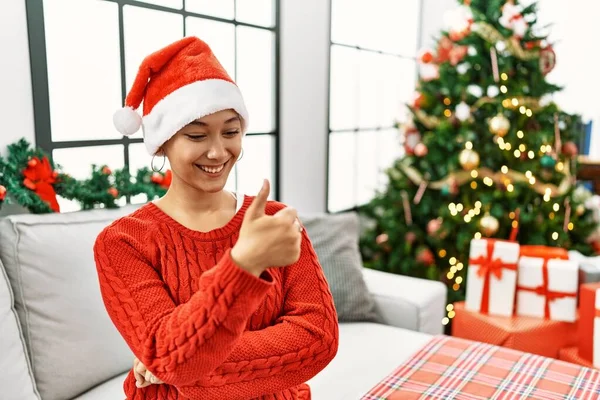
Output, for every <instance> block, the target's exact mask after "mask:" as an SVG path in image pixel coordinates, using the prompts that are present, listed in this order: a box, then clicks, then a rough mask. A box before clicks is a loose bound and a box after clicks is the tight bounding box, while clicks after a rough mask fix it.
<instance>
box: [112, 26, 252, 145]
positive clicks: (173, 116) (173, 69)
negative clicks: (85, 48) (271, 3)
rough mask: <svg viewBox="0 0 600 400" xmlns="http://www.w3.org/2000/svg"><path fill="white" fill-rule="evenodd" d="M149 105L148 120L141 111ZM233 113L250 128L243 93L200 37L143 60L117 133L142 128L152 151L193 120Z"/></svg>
mask: <svg viewBox="0 0 600 400" xmlns="http://www.w3.org/2000/svg"><path fill="white" fill-rule="evenodd" d="M142 101H143V102H144V107H143V116H140V115H139V114H138V112H136V109H137V108H138V107H139V106H140V104H141V103H142ZM227 109H233V110H235V111H236V112H237V113H238V114H239V115H240V118H241V121H242V131H243V132H246V129H247V126H248V111H247V110H246V106H245V104H244V99H243V97H242V94H241V92H240V90H239V88H238V86H237V85H236V84H235V82H234V81H233V79H231V78H230V77H229V75H228V74H227V72H226V71H225V69H224V68H223V66H222V65H221V64H220V63H219V61H218V60H217V58H216V57H215V55H214V54H213V52H212V50H211V49H210V47H209V46H208V45H207V44H206V43H205V42H203V41H202V40H200V39H198V38H197V37H186V38H183V39H181V40H178V41H177V42H174V43H172V44H170V45H168V46H167V47H165V48H163V49H161V50H159V51H157V52H155V53H153V54H151V55H149V56H148V57H146V58H145V59H144V61H142V64H141V65H140V68H139V70H138V73H137V76H136V77H135V81H134V82H133V86H132V87H131V90H130V91H129V93H128V94H127V98H126V99H125V106H124V107H123V108H122V109H119V110H117V112H115V114H114V116H113V122H114V124H115V127H116V128H117V130H118V131H119V132H120V133H121V134H123V135H125V136H129V135H133V134H134V133H136V132H137V131H138V130H139V129H140V127H142V129H143V132H144V143H145V145H146V149H147V150H148V153H150V154H151V155H154V154H155V153H156V151H157V150H158V149H159V148H160V146H161V145H162V144H163V143H165V142H166V141H167V140H169V139H170V138H171V137H172V136H173V135H174V134H175V133H177V131H179V130H180V129H181V128H183V127H184V126H186V125H187V124H189V123H190V122H192V121H194V120H196V119H198V118H202V117H204V116H206V115H210V114H213V113H216V112H218V111H222V110H227Z"/></svg>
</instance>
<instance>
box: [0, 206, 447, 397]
mask: <svg viewBox="0 0 600 400" xmlns="http://www.w3.org/2000/svg"><path fill="white" fill-rule="evenodd" d="M132 210H133V209H132V208H131V207H125V208H122V209H118V210H110V211H109V210H94V211H83V212H76V213H65V214H46V215H30V214H24V215H13V216H8V217H5V218H2V219H0V387H1V388H2V389H1V390H2V392H1V395H0V398H2V399H3V400H34V399H43V400H67V399H78V400H106V399H124V398H125V396H124V394H123V390H122V383H123V380H124V377H125V375H126V374H127V372H128V371H129V369H130V368H131V366H132V360H133V355H132V353H131V352H130V350H129V349H128V347H127V346H126V344H125V342H124V341H123V340H122V339H121V337H120V336H119V334H118V332H117V331H116V329H115V328H114V327H113V325H112V323H111V322H110V320H109V318H108V316H107V314H106V312H105V310H104V305H103V303H102V299H101V297H100V291H99V288H98V284H97V276H96V271H95V265H94V260H93V255H92V245H93V242H94V240H95V238H96V236H97V235H98V233H99V232H100V230H101V229H102V228H103V227H105V226H106V225H108V224H109V223H110V222H111V221H112V220H114V219H116V218H118V217H120V216H122V215H125V214H127V213H129V212H131V211H132ZM363 274H364V278H365V281H366V283H367V286H368V288H369V291H370V292H371V294H372V295H373V297H374V299H375V302H376V306H377V311H378V312H379V314H380V315H381V316H382V319H383V322H384V323H383V324H377V323H367V322H355V323H341V324H340V345H339V350H338V355H337V356H336V358H335V359H334V360H333V361H332V362H331V363H330V364H329V366H327V368H325V369H324V370H323V371H322V372H321V373H320V374H318V375H317V376H316V377H314V378H313V379H312V380H310V381H309V384H310V385H311V387H312V391H313V399H315V400H321V399H327V400H332V399H340V400H341V399H344V400H349V399H359V398H360V397H361V395H363V394H364V393H365V392H367V391H368V390H369V389H370V388H371V387H372V386H374V385H375V384H376V383H377V382H378V381H379V380H381V379H382V378H384V377H385V376H386V375H387V374H388V373H390V372H391V371H392V370H393V369H394V368H396V367H397V366H398V365H400V364H401V363H402V362H403V361H404V360H406V359H407V357H409V356H410V355H411V354H412V353H414V352H415V351H416V350H418V349H419V348H420V346H422V345H423V344H424V343H425V342H427V341H428V340H429V339H430V338H431V335H434V334H440V333H441V332H442V327H441V324H440V321H441V319H442V317H443V314H444V306H445V300H446V288H445V286H444V285H443V284H441V283H439V282H432V281H425V280H420V279H413V278H408V277H403V276H397V275H391V274H387V273H383V272H378V271H371V270H366V269H365V270H363Z"/></svg>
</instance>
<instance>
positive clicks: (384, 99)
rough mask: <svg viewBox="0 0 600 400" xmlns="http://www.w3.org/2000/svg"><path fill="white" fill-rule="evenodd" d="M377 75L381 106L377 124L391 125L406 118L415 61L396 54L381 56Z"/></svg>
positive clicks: (413, 80)
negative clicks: (378, 77)
mask: <svg viewBox="0 0 600 400" xmlns="http://www.w3.org/2000/svg"><path fill="white" fill-rule="evenodd" d="M379 70H380V72H381V73H379V74H378V75H379V76H381V77H385V79H380V80H379V84H380V90H381V91H380V93H381V103H380V104H381V107H380V110H379V124H380V126H383V127H391V126H394V124H395V123H396V122H398V121H404V120H405V119H406V115H407V113H406V111H407V109H406V104H407V103H408V102H409V101H410V99H411V97H412V95H413V93H414V90H415V86H416V71H417V70H416V63H415V61H414V60H411V59H405V58H400V57H396V56H381V59H380V66H379Z"/></svg>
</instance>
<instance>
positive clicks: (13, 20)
mask: <svg viewBox="0 0 600 400" xmlns="http://www.w3.org/2000/svg"><path fill="white" fill-rule="evenodd" d="M0 8H1V9H2V10H1V12H0V54H2V57H1V58H0V88H2V96H0V154H4V153H5V150H6V145H8V144H10V143H13V142H15V141H16V140H18V139H20V138H21V137H25V138H26V139H27V140H28V141H29V142H30V143H33V141H34V123H33V100H32V94H31V72H30V71H31V69H30V65H29V40H28V38H27V18H26V14H25V0H10V1H4V2H2V5H0Z"/></svg>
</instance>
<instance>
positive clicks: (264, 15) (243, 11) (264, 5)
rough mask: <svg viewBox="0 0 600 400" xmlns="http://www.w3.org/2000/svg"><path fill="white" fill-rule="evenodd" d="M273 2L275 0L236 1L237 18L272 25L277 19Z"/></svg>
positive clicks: (250, 22) (242, 20) (255, 23)
mask: <svg viewBox="0 0 600 400" xmlns="http://www.w3.org/2000/svg"><path fill="white" fill-rule="evenodd" d="M213 1H214V0H213ZM219 1H220V0H219ZM273 2H274V1H273V0H238V1H236V10H235V12H236V14H235V19H236V20H238V21H241V22H247V23H249V24H254V25H260V26H268V27H271V26H273V25H274V21H275V7H274V6H273Z"/></svg>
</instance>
